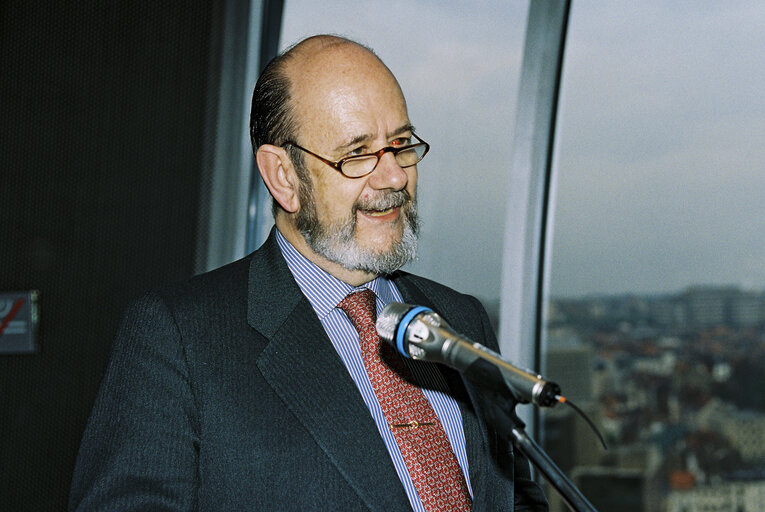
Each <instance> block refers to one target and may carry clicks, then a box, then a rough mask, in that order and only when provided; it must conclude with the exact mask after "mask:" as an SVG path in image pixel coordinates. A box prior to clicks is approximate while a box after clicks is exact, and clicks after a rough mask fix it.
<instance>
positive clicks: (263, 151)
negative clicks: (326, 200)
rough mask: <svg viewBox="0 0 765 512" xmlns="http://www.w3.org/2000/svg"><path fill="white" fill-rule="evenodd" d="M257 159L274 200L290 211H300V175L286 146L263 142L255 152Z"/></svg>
mask: <svg viewBox="0 0 765 512" xmlns="http://www.w3.org/2000/svg"><path fill="white" fill-rule="evenodd" d="M255 161H256V162H257V163H258V170H259V171H260V176H261V177H262V178H263V182H264V183H265V184H266V187H267V188H268V191H269V192H271V196H272V197H273V198H274V201H276V202H277V203H279V205H280V206H281V207H282V208H284V210H285V211H287V212H288V213H295V212H296V211H298V209H300V200H299V199H298V193H297V190H298V188H297V187H298V177H297V174H296V173H295V170H294V168H293V166H292V161H291V160H290V159H289V157H288V156H287V152H286V151H285V150H284V148H281V147H279V146H273V145H271V144H263V145H262V146H260V147H259V148H258V151H257V152H256V153H255Z"/></svg>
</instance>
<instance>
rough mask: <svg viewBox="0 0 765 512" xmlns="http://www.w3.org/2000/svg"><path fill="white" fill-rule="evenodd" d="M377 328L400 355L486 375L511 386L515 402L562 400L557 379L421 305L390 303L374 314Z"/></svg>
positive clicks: (478, 377)
mask: <svg viewBox="0 0 765 512" xmlns="http://www.w3.org/2000/svg"><path fill="white" fill-rule="evenodd" d="M377 333H378V334H379V335H380V338H382V339H384V340H385V341H387V342H388V343H390V344H391V345H393V346H394V347H395V349H396V350H397V351H398V352H399V353H400V354H401V355H403V356H404V357H408V358H411V359H415V360H420V361H430V362H435V363H443V364H446V365H447V366H451V367H452V368H455V369H456V370H459V371H460V372H462V373H463V374H464V375H465V376H466V377H469V378H470V379H471V380H472V381H473V382H476V383H477V384H486V382H485V381H486V380H489V381H490V382H489V383H490V384H494V385H499V386H503V387H506V388H507V389H509V390H510V392H511V393H512V394H513V396H514V398H515V399H516V400H517V401H518V402H521V403H529V402H531V403H534V404H536V405H538V406H540V407H553V406H554V405H555V404H557V403H558V402H563V401H565V398H563V397H562V396H560V395H561V389H560V386H558V384H556V383H554V382H550V381H547V380H545V379H544V378H542V376H541V375H537V374H536V373H533V372H530V371H527V370H522V369H520V368H518V367H516V366H513V365H512V364H510V363H509V362H507V361H505V360H504V359H502V356H501V355H500V354H498V353H496V352H494V351H492V350H489V349H488V348H486V347H485V346H483V345H481V344H480V343H475V342H473V341H471V340H469V339H468V338H466V337H464V336H462V335H460V334H458V333H456V332H455V331H454V330H453V329H452V328H451V327H450V326H449V325H448V324H447V323H446V321H444V319H443V318H442V317H441V316H440V315H438V314H437V313H435V312H434V311H433V310H431V309H429V308H426V307H424V306H412V305H410V304H402V303H400V302H392V303H390V304H388V305H387V306H385V308H384V309H383V310H382V312H381V313H380V315H379V316H378V318H377Z"/></svg>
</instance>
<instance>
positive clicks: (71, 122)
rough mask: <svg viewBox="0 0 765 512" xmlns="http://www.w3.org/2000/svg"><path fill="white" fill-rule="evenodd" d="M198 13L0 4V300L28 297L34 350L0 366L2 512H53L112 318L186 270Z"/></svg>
mask: <svg viewBox="0 0 765 512" xmlns="http://www.w3.org/2000/svg"><path fill="white" fill-rule="evenodd" d="M213 4H214V2H208V1H194V0H191V1H184V2H180V1H178V2H167V1H161V2H149V1H144V2H138V1H117V0H101V1H95V0H94V1H73V0H68V1H58V0H57V1H53V0H51V1H48V2H37V3H36V2H30V1H27V0H13V1H3V2H2V3H0V6H1V7H0V16H1V18H0V115H1V117H0V155H1V156H0V291H22V290H31V289H36V290H39V291H40V295H39V297H40V298H39V311H40V326H39V338H38V339H39V350H38V352H37V353H36V354H33V355H0V509H2V510H14V511H24V510H34V511H43V510H64V509H65V507H66V500H67V497H68V490H69V483H70V479H71V474H72V469H73V466H74V461H75V455H76V452H77V448H78V444H79V441H80V436H81V435H82V431H83V428H84V426H85V422H86V420H87V416H88V413H89V411H90V407H91V405H92V403H93V400H94V398H95V394H96V391H97V388H98V383H99V381H100V379H101V376H102V373H103V369H104V365H105V363H106V360H107V357H108V353H109V348H110V345H111V339H112V335H113V333H114V331H115V328H116V325H117V322H118V320H119V316H120V312H121V311H122V310H123V308H124V307H125V305H126V303H127V301H128V300H129V299H130V298H132V297H135V296H136V295H137V294H139V293H141V292H142V291H144V290H147V289H149V288H151V287H154V286H157V285H159V284H161V283H163V282H167V281H173V280H178V279H182V278H185V277H187V276H189V275H191V274H192V273H193V271H194V261H195V255H194V248H195V246H196V243H197V240H196V233H197V224H198V216H199V213H200V212H199V196H200V189H201V188H202V187H203V186H204V183H205V176H206V173H205V168H206V166H205V160H206V157H205V154H206V151H205V147H206V146H205V144H206V135H205V125H206V120H207V119H210V118H211V114H210V113H211V111H212V109H214V105H211V104H210V101H209V98H214V97H215V94H214V91H211V90H210V89H211V88H212V87H214V85H210V84H215V83H216V80H215V77H211V75H210V70H211V69H212V70H214V69H216V66H215V58H216V57H214V56H215V55H217V51H216V50H215V48H214V47H215V44H216V43H215V41H214V39H215V38H214V37H213V34H215V33H216V26H217V24H218V21H216V20H218V19H219V18H220V16H219V15H218V14H216V12H215V11H214V9H215V7H214V6H213ZM0 342H2V338H0Z"/></svg>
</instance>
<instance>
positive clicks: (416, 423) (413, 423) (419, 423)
mask: <svg viewBox="0 0 765 512" xmlns="http://www.w3.org/2000/svg"><path fill="white" fill-rule="evenodd" d="M427 425H435V423H433V422H432V421H410V422H409V423H395V424H393V425H391V426H390V427H391V428H418V427H424V426H427Z"/></svg>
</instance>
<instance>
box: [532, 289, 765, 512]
mask: <svg viewBox="0 0 765 512" xmlns="http://www.w3.org/2000/svg"><path fill="white" fill-rule="evenodd" d="M546 315H547V320H546V332H545V336H544V341H543V343H544V350H543V353H544V354H545V357H544V366H543V374H544V375H545V376H546V377H547V378H548V379H550V380H553V381H555V382H558V383H559V384H560V385H561V387H562V389H563V392H564V395H565V396H566V397H567V398H569V399H570V400H572V401H573V402H574V403H575V404H576V405H578V406H579V407H580V408H581V409H582V410H583V411H585V412H586V414H587V415H588V416H589V417H590V418H591V419H592V421H593V422H594V423H595V425H596V426H597V428H598V429H599V430H600V432H601V433H602V434H603V436H604V437H605V439H606V441H607V443H608V447H609V449H608V450H607V451H606V450H604V448H603V447H602V446H601V445H600V442H599V441H598V439H597V437H596V436H595V434H594V433H593V432H592V430H591V429H590V428H589V426H587V424H586V422H585V421H584V420H582V419H581V418H580V417H579V416H578V415H576V414H575V413H574V411H573V410H572V409H571V408H567V407H565V406H559V407H556V408H555V409H548V410H545V411H544V413H543V416H542V422H541V425H542V440H543V443H544V445H545V449H546V451H547V453H548V454H550V456H551V457H552V458H553V459H554V460H555V462H556V463H557V464H558V466H559V467H560V468H561V469H562V470H563V471H564V472H565V473H566V474H567V475H568V476H569V477H570V478H571V479H572V481H573V482H574V483H575V484H576V485H577V487H578V488H579V489H580V490H581V491H582V492H583V494H584V495H585V496H587V498H588V499H589V500H590V501H591V502H592V504H593V505H594V506H595V508H596V509H597V510H599V511H600V512H609V511H619V512H633V511H634V512H647V511H667V512H700V511H704V512H718V511H719V512H723V511H725V512H755V511H762V510H765V393H763V391H765V293H763V292H762V291H756V292H755V291H746V290H742V289H740V288H738V287H735V286H692V287H689V288H687V289H685V290H682V291H679V292H677V293H674V294H664V295H654V296H639V295H623V296H590V297H582V298H566V299H562V298H561V299H552V300H550V301H549V302H548V306H547V311H546ZM546 491H547V495H548V497H549V498H550V501H551V511H553V512H555V511H565V510H568V508H567V507H566V505H565V504H563V503H562V502H561V500H560V499H559V498H558V497H557V495H556V494H555V492H554V491H553V490H552V489H549V488H548V489H546Z"/></svg>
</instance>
